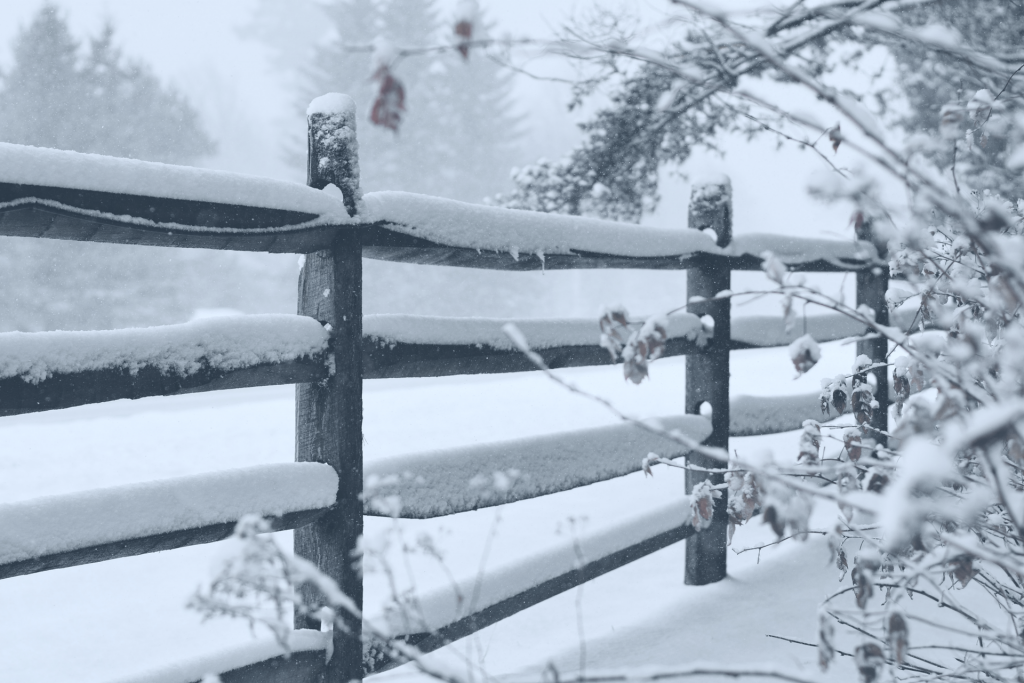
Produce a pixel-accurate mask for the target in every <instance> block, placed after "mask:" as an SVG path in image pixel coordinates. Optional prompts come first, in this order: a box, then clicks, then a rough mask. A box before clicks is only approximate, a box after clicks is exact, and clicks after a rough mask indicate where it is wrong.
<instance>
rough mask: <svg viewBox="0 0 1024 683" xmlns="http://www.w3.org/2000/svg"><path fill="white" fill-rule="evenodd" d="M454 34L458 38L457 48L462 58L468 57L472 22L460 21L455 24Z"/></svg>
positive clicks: (471, 36)
mask: <svg viewBox="0 0 1024 683" xmlns="http://www.w3.org/2000/svg"><path fill="white" fill-rule="evenodd" d="M455 35H456V36H458V37H459V38H460V40H459V43H458V45H457V48H458V50H459V54H460V55H462V58H463V59H469V41H470V40H471V39H472V38H473V24H472V23H471V22H468V21H465V20H463V21H460V22H457V23H456V24H455Z"/></svg>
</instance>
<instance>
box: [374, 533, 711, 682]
mask: <svg viewBox="0 0 1024 683" xmlns="http://www.w3.org/2000/svg"><path fill="white" fill-rule="evenodd" d="M692 536H693V527H692V526H691V525H689V524H684V525H682V526H679V527H676V528H674V529H671V530H669V531H664V532H662V533H659V534H656V535H654V536H651V537H650V538H646V539H644V540H642V541H640V542H638V543H636V544H634V545H631V546H629V547H628V548H625V549H622V550H618V551H615V552H612V553H609V554H607V555H605V556H603V557H600V558H598V559H595V560H591V561H589V562H587V563H586V564H584V565H582V566H580V567H578V568H574V569H571V570H569V571H566V572H564V573H562V574H560V575H558V576H556V577H554V578H551V579H548V580H546V581H543V582H541V583H539V584H537V585H535V586H533V587H532V588H529V589H527V590H524V591H522V592H519V593H517V594H515V595H513V596H511V597H509V598H506V599H504V600H502V601H500V602H497V603H495V604H493V605H489V606H487V607H485V608H484V609H482V610H480V611H478V612H475V613H474V614H471V615H469V616H467V617H464V618H462V619H459V620H457V621H455V622H453V623H450V624H447V625H445V626H444V627H442V628H439V629H438V630H436V631H433V632H430V633H410V634H407V635H404V636H400V637H399V638H396V640H402V641H404V642H406V643H408V644H410V645H415V646H416V647H417V648H419V650H420V651H421V652H431V651H433V650H436V649H438V648H440V647H443V646H445V645H447V644H448V643H451V642H453V641H455V640H458V639H460V638H465V637H466V636H468V635H472V634H473V633H476V632H477V631H479V630H481V629H483V628H486V627H488V626H490V625H491V624H495V623H497V622H499V621H501V620H502V619H507V618H508V617H510V616H512V615H514V614H517V613H519V612H522V611H523V610H525V609H528V608H530V607H533V606H534V605H537V604H539V603H541V602H544V601H545V600H547V599H549V598H552V597H554V596H556V595H558V594H559V593H564V592H565V591H568V590H572V589H573V588H576V587H577V586H579V585H581V584H583V583H586V582H587V581H590V580H591V579H595V578H597V577H599V576H602V575H603V574H607V573H608V572H611V571H614V570H616V569H618V568H619V567H623V566H625V565H627V564H629V563H631V562H635V561H636V560H639V559H640V558H642V557H645V556H647V555H650V554H651V553H654V552H657V551H658V550H661V549H662V548H667V547H668V546H670V545H672V544H674V543H678V542H679V541H682V540H684V539H688V538H690V537H692ZM364 662H365V669H366V673H367V674H371V673H379V672H381V671H387V670H388V669H393V668H394V667H396V666H398V665H399V664H401V663H402V662H399V661H395V660H394V659H392V658H391V657H390V656H388V654H387V652H386V651H385V650H384V649H382V648H381V647H380V645H379V644H378V645H376V646H375V645H374V644H372V643H371V644H370V645H369V646H368V647H367V649H366V651H365V653H364Z"/></svg>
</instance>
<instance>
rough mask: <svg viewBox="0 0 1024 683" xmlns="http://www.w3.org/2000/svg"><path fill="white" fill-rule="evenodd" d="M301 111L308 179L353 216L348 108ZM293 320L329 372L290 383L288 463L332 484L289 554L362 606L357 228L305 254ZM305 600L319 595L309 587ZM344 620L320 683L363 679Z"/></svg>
mask: <svg viewBox="0 0 1024 683" xmlns="http://www.w3.org/2000/svg"><path fill="white" fill-rule="evenodd" d="M306 114H307V119H308V121H307V122H308V125H309V159H308V166H307V179H306V182H307V184H308V185H309V186H310V187H315V188H317V189H323V188H324V187H326V186H327V185H328V184H333V185H335V186H336V187H337V188H339V189H340V190H341V192H342V194H343V196H344V199H345V205H346V207H347V209H348V212H349V214H350V215H354V214H355V211H356V208H357V207H358V205H359V202H360V193H359V161H358V151H357V146H356V135H355V132H356V124H355V105H354V104H353V103H352V100H351V99H350V98H349V97H348V96H346V95H338V94H330V95H325V96H323V97H320V98H317V99H316V100H313V103H312V104H310V106H309V109H308V110H307V112H306ZM299 315H308V316H311V317H313V318H316V319H317V320H319V321H320V322H321V323H323V324H325V325H330V329H331V353H332V356H333V364H334V370H333V373H332V374H331V376H330V377H329V378H328V379H326V380H324V381H322V382H319V383H316V384H299V385H297V388H296V396H295V459H296V460H297V461H299V462H309V461H312V462H324V463H327V464H328V465H330V466H331V467H333V468H334V469H335V470H336V471H337V473H338V479H339V480H340V484H339V487H338V499H337V502H336V503H335V505H334V507H333V508H332V509H331V510H330V511H329V512H328V513H327V514H325V515H324V516H322V517H320V518H319V519H318V520H317V521H316V522H315V523H313V524H311V525H309V526H305V527H302V528H300V529H296V530H295V554H296V555H300V556H302V557H305V558H306V559H308V560H310V561H312V562H314V563H315V564H316V566H317V567H319V568H320V570H321V571H323V572H324V573H326V574H327V575H328V576H330V577H331V578H333V579H334V580H335V581H337V582H338V585H339V586H341V589H342V590H343V591H344V592H345V593H346V594H347V595H348V596H349V597H350V598H351V599H352V600H353V601H355V603H356V604H357V605H359V606H360V608H361V607H362V604H363V582H362V577H361V574H360V572H359V571H358V569H357V568H355V567H354V565H353V563H354V562H355V561H356V560H357V559H358V558H357V557H355V555H354V552H355V549H356V547H357V542H358V540H359V537H360V536H361V535H362V533H363V505H362V501H361V500H360V495H361V494H362V491H363V429H362V424H363V374H362V372H363V370H362V348H361V344H362V328H363V306H362V245H361V243H360V238H359V234H358V233H357V231H355V230H346V229H344V228H341V229H339V230H338V238H337V240H336V241H335V242H334V245H333V246H332V247H331V248H330V249H325V250H323V251H318V252H315V253H312V254H306V257H305V263H304V265H303V268H302V272H301V273H300V275H299ZM308 599H309V600H319V599H321V598H320V596H319V595H318V594H317V593H316V592H315V591H312V590H311V591H310V592H309V594H308ZM343 616H344V621H345V624H346V626H347V627H348V633H345V632H344V630H342V629H339V628H335V630H334V655H333V656H332V657H331V660H330V662H329V663H328V664H327V672H326V677H325V679H324V680H325V682H326V683H347V682H348V681H351V680H353V679H355V680H358V679H361V678H362V677H363V667H362V653H363V647H362V643H361V642H360V636H361V633H362V622H361V620H360V619H352V618H349V617H348V615H343ZM295 627H296V628H315V629H319V628H320V623H319V621H318V620H317V621H314V620H311V619H308V618H304V617H301V616H300V615H297V618H296V624H295Z"/></svg>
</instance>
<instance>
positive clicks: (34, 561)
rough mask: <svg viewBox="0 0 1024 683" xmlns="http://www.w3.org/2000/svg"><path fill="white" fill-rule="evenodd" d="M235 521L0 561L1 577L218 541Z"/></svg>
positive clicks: (298, 515) (287, 522) (292, 516)
mask: <svg viewBox="0 0 1024 683" xmlns="http://www.w3.org/2000/svg"><path fill="white" fill-rule="evenodd" d="M325 512H326V510H322V509H321V510H301V511H299V512H290V513H287V514H285V515H282V516H281V517H275V518H268V520H269V521H270V523H271V526H272V528H273V529H274V530H284V529H297V528H300V527H303V526H306V525H308V524H311V523H312V522H313V521H315V520H316V519H318V518H319V517H321V516H322V515H323V514H325ZM236 522H237V520H235V521H232V522H224V523H222V524H211V525H208V526H202V527H196V528H192V529H181V530H180V531H170V532H167V533H162V534H154V535H152V536H143V537H137V538H126V539H124V540H120V541H115V542H111V543H102V544H99V545H93V546H88V547H84V548H78V549H75V550H69V551H66V552H61V553H53V554H50V555H42V556H39V557H34V558H31V559H27V560H18V561H16V562H9V563H7V564H0V579H9V578H11V577H12V576H22V575H25V574H35V573H37V572H45V571H49V570H51V569H63V568H64V567H75V566H78V565H80V564H92V563H94V562H106V561H107V560H116V559H117V558H120V557H131V556H133V555H146V554H148V553H156V552H160V551H161V550H173V549H174V548H183V547H185V546H189V545H198V544H200V543H213V542H214V541H221V540H223V539H225V538H228V537H229V536H231V534H233V533H234V531H235V524H236Z"/></svg>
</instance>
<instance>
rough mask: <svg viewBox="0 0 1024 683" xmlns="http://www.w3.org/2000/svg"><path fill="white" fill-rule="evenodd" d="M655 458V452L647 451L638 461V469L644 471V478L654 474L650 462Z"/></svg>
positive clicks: (656, 456)
mask: <svg viewBox="0 0 1024 683" xmlns="http://www.w3.org/2000/svg"><path fill="white" fill-rule="evenodd" d="M657 459H658V454H657V453H648V454H647V455H645V456H644V459H643V460H641V461H640V469H642V470H643V471H644V478H647V477H653V476H654V472H652V471H651V462H652V461H655V460H657Z"/></svg>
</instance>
